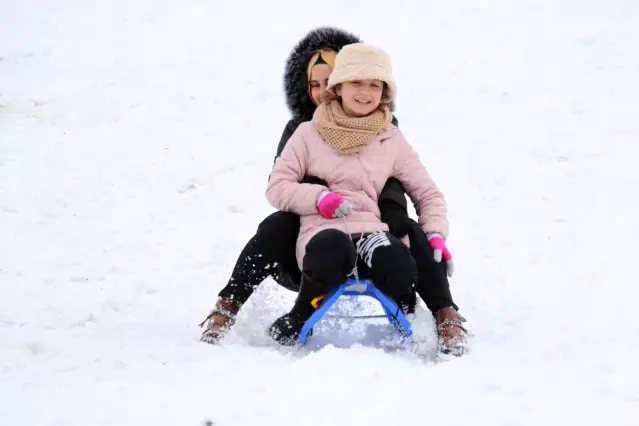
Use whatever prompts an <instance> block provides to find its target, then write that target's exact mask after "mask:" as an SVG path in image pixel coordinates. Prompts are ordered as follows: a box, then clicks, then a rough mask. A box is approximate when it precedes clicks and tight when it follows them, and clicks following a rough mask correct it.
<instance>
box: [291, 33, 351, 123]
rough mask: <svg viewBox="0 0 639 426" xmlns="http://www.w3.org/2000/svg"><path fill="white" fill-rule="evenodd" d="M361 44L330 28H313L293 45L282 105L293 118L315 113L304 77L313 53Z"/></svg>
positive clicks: (305, 117) (348, 34)
mask: <svg viewBox="0 0 639 426" xmlns="http://www.w3.org/2000/svg"><path fill="white" fill-rule="evenodd" d="M361 42H362V41H361V40H360V39H359V38H358V37H357V36H355V35H353V34H350V33H348V32H346V31H343V30H340V29H339V28H334V27H321V28H316V29H314V30H312V31H310V32H309V33H308V34H306V36H304V38H303V39H301V40H300V41H299V42H297V44H296V45H295V47H293V50H292V51H291V53H290V55H289V57H288V59H287V60H286V68H285V69H284V93H285V95H286V105H287V106H288V109H289V110H290V111H291V114H293V116H294V117H300V118H302V119H304V120H310V119H311V118H312V117H313V112H314V111H315V104H314V103H313V101H312V100H311V98H310V97H309V96H308V80H307V74H306V73H307V69H308V63H309V61H310V60H311V57H312V56H313V54H314V53H315V51H317V50H319V49H326V48H328V49H332V50H334V51H335V52H339V51H340V50H341V49H342V47H344V46H346V45H347V44H352V43H361Z"/></svg>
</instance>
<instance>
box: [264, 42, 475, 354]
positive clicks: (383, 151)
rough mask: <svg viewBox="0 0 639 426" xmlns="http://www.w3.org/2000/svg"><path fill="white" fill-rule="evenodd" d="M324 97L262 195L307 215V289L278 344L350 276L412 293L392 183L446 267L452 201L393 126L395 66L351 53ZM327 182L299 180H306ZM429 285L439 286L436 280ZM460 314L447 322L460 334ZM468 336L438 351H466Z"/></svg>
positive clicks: (359, 48)
mask: <svg viewBox="0 0 639 426" xmlns="http://www.w3.org/2000/svg"><path fill="white" fill-rule="evenodd" d="M327 92H328V93H329V94H330V95H332V96H331V99H329V100H328V101H327V102H322V103H321V104H320V105H319V106H318V107H317V109H316V110H315V113H314V114H313V119H312V121H310V122H306V123H303V124H301V125H299V127H298V128H297V130H296V131H295V132H294V134H293V135H292V137H291V139H290V140H289V142H288V143H287V145H286V147H285V148H284V150H283V151H282V155H281V156H280V158H279V159H278V160H277V161H276V163H275V166H274V168H273V172H272V174H271V178H270V181H269V184H268V188H267V191H266V195H267V198H268V200H269V202H270V203H271V204H272V205H273V206H274V207H275V208H277V209H279V210H282V211H290V212H293V213H295V214H297V215H300V216H301V230H300V234H299V237H298V240H297V248H296V254H297V261H298V265H299V266H300V268H301V269H302V271H303V274H302V283H301V288H300V291H299V294H298V297H297V299H296V301H295V305H294V306H293V308H292V309H291V311H290V312H289V313H287V314H285V315H284V316H282V317H280V318H278V319H277V320H276V321H275V322H274V323H273V325H272V326H271V328H270V334H271V336H272V337H273V338H274V339H276V340H277V341H278V342H280V343H282V344H294V342H295V340H296V339H297V336H298V334H299V331H300V330H301V328H302V326H303V325H304V323H305V321H306V320H307V319H308V318H309V317H310V316H311V315H312V313H313V312H314V311H315V309H316V306H317V305H316V303H314V301H315V302H316V301H317V300H321V298H322V297H323V296H324V295H325V294H327V293H329V292H330V291H332V290H333V289H335V288H336V287H337V286H339V285H340V284H341V283H343V282H344V281H345V280H346V278H347V276H348V275H350V274H351V273H352V272H353V270H354V269H356V270H359V274H360V275H361V276H363V277H367V278H370V279H372V280H373V282H375V284H376V286H377V287H378V288H379V289H380V290H381V291H383V292H385V293H386V294H388V295H389V296H392V297H402V296H403V295H407V294H409V293H410V292H411V290H412V285H413V282H414V281H415V278H416V275H417V270H416V268H415V265H414V263H413V262H412V257H411V255H410V252H409V250H408V249H407V247H406V246H405V245H404V244H403V243H402V242H401V241H400V240H399V239H398V238H397V237H396V236H395V235H393V234H392V233H390V232H388V230H389V228H388V225H386V224H385V223H384V222H382V220H381V213H380V210H379V206H378V196H379V194H381V191H382V189H383V184H385V182H386V181H387V180H388V179H389V178H391V177H394V178H396V179H399V180H400V181H401V183H402V185H403V186H404V187H405V188H406V189H407V190H408V193H409V195H410V197H411V199H412V200H414V202H415V203H416V207H417V211H418V212H419V224H420V225H421V227H422V230H423V232H424V233H426V235H427V236H428V237H427V240H428V242H429V245H430V246H431V248H432V249H433V257H431V258H429V259H420V261H421V262H428V263H432V264H436V263H441V261H442V260H444V262H445V263H449V264H450V266H451V267H452V258H451V256H450V252H449V251H448V249H447V247H446V243H445V239H446V236H447V234H448V227H449V225H448V220H447V217H446V211H447V209H446V203H445V200H444V196H443V195H442V193H441V192H440V191H439V189H438V188H437V186H436V185H435V183H434V182H433V180H432V179H431V177H430V176H429V174H428V172H427V171H426V169H425V167H424V166H423V164H422V163H421V162H420V160H419V157H418V155H417V154H416V153H415V152H414V151H413V149H412V148H411V146H410V145H409V144H408V143H407V142H406V140H405V139H404V137H403V135H402V134H401V132H400V131H399V129H398V127H397V126H395V125H393V124H392V123H391V111H390V105H391V103H392V102H393V100H394V98H395V93H396V84H395V81H394V79H393V77H392V74H391V65H390V59H389V58H388V56H387V55H386V53H385V52H384V51H383V50H381V49H379V48H377V47H374V46H370V45H365V44H362V43H356V44H351V45H348V46H345V47H344V48H343V49H342V50H341V51H340V52H339V53H338V54H337V57H336V59H335V67H334V70H333V72H332V73H331V75H330V77H329V81H328V87H327ZM307 174H311V175H314V176H319V177H320V178H322V179H323V180H324V181H325V183H324V184H321V183H311V184H309V183H302V182H301V180H302V178H303V176H305V175H307ZM429 278H430V279H437V278H438V277H437V276H435V275H433V276H430V277H429ZM453 312H454V315H450V317H449V318H446V319H445V322H446V325H448V326H455V327H457V328H459V329H462V330H463V328H462V325H461V319H460V318H459V316H458V315H457V314H456V312H455V311H454V310H453ZM463 347H464V342H463V339H457V340H455V341H453V342H452V344H450V342H449V344H446V345H445V347H443V348H442V350H443V351H445V352H459V351H461V350H463Z"/></svg>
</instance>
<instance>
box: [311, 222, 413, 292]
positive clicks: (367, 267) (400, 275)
mask: <svg viewBox="0 0 639 426" xmlns="http://www.w3.org/2000/svg"><path fill="white" fill-rule="evenodd" d="M355 265H357V270H358V275H359V277H360V278H368V279H371V280H372V281H373V282H374V283H375V286H376V287H377V288H379V289H380V290H381V291H382V292H384V293H385V294H387V295H389V296H391V297H396V296H400V295H403V294H408V293H410V292H411V291H412V290H413V284H414V282H415V278H416V276H417V269H416V266H415V262H414V260H413V258H412V256H411V255H410V252H409V251H408V248H407V247H406V246H405V245H404V244H402V242H401V241H400V240H399V239H397V237H395V236H394V235H393V234H391V233H389V232H378V233H374V234H368V235H364V236H363V237H361V238H360V236H359V235H358V236H355V238H351V236H349V235H348V234H346V233H344V232H342V231H340V230H338V229H325V230H323V231H320V232H319V233H317V235H315V236H314V237H313V238H311V240H310V241H309V243H308V244H307V246H306V254H305V255H304V260H303V262H302V267H303V270H304V275H305V277H308V278H310V280H312V281H313V282H314V283H315V286H316V288H317V289H318V290H319V291H321V292H323V293H328V292H330V291H331V290H333V289H335V288H337V287H338V286H339V285H340V284H342V283H344V281H346V279H347V276H348V275H350V273H351V272H352V271H353V268H354V266H355Z"/></svg>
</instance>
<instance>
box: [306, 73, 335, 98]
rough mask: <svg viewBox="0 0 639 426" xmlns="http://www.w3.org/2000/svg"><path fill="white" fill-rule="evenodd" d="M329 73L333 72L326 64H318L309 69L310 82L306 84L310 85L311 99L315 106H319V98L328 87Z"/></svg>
mask: <svg viewBox="0 0 639 426" xmlns="http://www.w3.org/2000/svg"><path fill="white" fill-rule="evenodd" d="M331 72H333V70H332V69H331V67H329V66H328V65H326V64H318V65H315V66H313V68H311V81H309V83H308V84H309V85H310V94H311V99H312V100H313V103H314V104H315V105H319V104H320V96H322V93H324V91H325V90H326V86H328V77H330V75H331Z"/></svg>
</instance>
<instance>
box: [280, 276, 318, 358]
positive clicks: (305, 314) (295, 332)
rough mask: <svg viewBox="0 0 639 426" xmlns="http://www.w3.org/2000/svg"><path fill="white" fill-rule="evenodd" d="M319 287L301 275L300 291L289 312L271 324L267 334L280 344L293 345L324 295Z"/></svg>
mask: <svg viewBox="0 0 639 426" xmlns="http://www.w3.org/2000/svg"><path fill="white" fill-rule="evenodd" d="M321 288H322V285H321V284H319V283H317V282H315V281H313V280H312V279H311V278H309V277H308V276H306V275H302V283H301V285H300V292H299V294H298V295H297V299H295V305H293V308H292V309H291V311H290V312H288V313H287V314H284V315H282V316H281V317H279V318H278V319H276V320H275V321H274V322H273V324H271V327H270V328H269V330H268V334H269V336H271V337H272V338H273V339H275V341H277V342H278V343H279V344H281V345H284V346H294V345H295V344H296V343H297V338H298V337H299V334H300V331H301V330H302V327H303V326H304V323H306V321H307V320H308V319H309V318H310V317H311V315H313V313H314V312H315V310H316V309H317V307H319V305H318V301H320V300H322V299H323V296H325V294H324V293H323V292H322V291H321Z"/></svg>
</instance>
